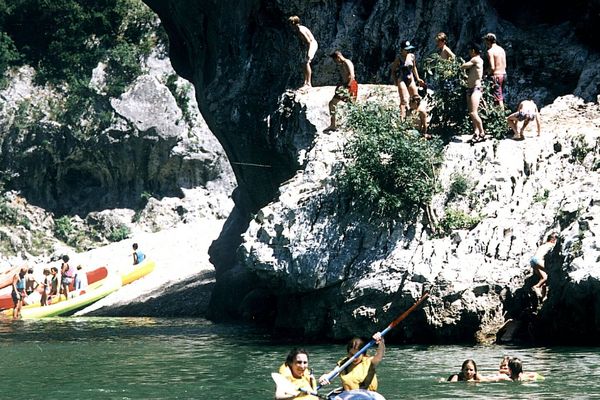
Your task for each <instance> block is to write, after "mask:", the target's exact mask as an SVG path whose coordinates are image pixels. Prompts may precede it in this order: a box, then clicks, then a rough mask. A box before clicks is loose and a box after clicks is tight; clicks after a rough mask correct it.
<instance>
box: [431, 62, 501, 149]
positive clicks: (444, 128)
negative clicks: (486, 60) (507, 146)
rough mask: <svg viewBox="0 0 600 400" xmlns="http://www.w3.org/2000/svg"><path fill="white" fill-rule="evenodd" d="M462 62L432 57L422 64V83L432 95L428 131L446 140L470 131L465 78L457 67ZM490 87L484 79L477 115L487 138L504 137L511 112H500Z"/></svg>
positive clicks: (471, 129) (489, 83)
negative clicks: (423, 74)
mask: <svg viewBox="0 0 600 400" xmlns="http://www.w3.org/2000/svg"><path fill="white" fill-rule="evenodd" d="M463 63H464V60H462V59H460V58H457V59H454V60H444V59H442V58H440V56H439V55H438V54H434V55H432V56H430V57H429V58H427V59H425V61H424V71H425V77H426V78H425V80H426V81H427V82H428V83H429V85H430V88H431V89H433V91H434V94H433V96H431V99H430V105H431V109H432V110H431V122H430V126H429V131H430V133H432V134H435V135H438V136H440V137H442V138H444V139H445V140H449V139H450V138H451V137H452V136H454V135H457V134H461V133H468V132H472V131H473V128H472V124H471V119H470V118H469V116H468V112H467V102H466V97H465V93H466V90H467V77H466V74H465V72H464V70H463V69H461V68H460V66H461V65H462V64H463ZM492 93H493V84H492V82H491V81H490V80H488V79H484V80H483V97H482V99H481V103H480V105H479V110H478V112H479V116H480V117H481V119H482V121H483V128H484V130H485V132H486V133H487V134H488V135H491V136H493V137H495V138H497V139H502V138H504V135H505V134H506V132H507V131H508V125H507V122H506V117H507V116H508V115H509V114H510V110H508V109H505V110H503V109H501V108H500V107H498V106H497V105H496V104H495V103H494V96H493V94H492Z"/></svg>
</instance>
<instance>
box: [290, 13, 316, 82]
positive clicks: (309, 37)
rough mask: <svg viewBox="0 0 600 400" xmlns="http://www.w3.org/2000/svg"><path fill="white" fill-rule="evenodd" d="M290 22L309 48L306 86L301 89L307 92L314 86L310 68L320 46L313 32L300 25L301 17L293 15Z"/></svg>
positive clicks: (305, 76) (306, 64)
mask: <svg viewBox="0 0 600 400" xmlns="http://www.w3.org/2000/svg"><path fill="white" fill-rule="evenodd" d="M288 21H289V22H290V24H291V25H292V28H293V29H294V30H295V31H296V33H297V34H298V36H299V37H300V40H301V41H302V43H304V44H305V45H306V46H307V47H308V52H307V56H306V58H305V59H304V85H303V86H302V88H301V89H302V90H306V89H308V88H310V87H311V86H312V83H311V80H312V69H311V68H310V63H311V61H312V59H313V58H314V57H315V54H316V52H317V49H318V48H319V45H318V43H317V41H316V40H315V37H314V36H313V34H312V32H311V31H310V30H309V29H308V28H307V27H305V26H304V25H300V17H298V16H297V15H293V16H291V17H289V18H288Z"/></svg>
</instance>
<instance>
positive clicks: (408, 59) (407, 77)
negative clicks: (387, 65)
mask: <svg viewBox="0 0 600 400" xmlns="http://www.w3.org/2000/svg"><path fill="white" fill-rule="evenodd" d="M400 49H401V50H400V55H399V56H398V57H397V58H396V59H395V60H394V62H393V63H392V65H391V72H392V79H393V80H394V83H395V84H396V86H397V87H398V94H399V95H400V118H401V119H402V120H404V119H405V118H406V109H407V107H408V103H409V99H410V98H411V97H412V96H415V95H418V94H419V89H418V88H417V84H419V85H420V86H422V85H424V84H425V81H423V79H421V78H420V77H419V71H418V70H417V59H416V57H415V54H414V53H412V50H414V49H415V47H414V46H413V45H411V44H410V42H409V41H408V40H405V41H403V42H402V43H401V44H400Z"/></svg>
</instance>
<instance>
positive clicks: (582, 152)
mask: <svg viewBox="0 0 600 400" xmlns="http://www.w3.org/2000/svg"><path fill="white" fill-rule="evenodd" d="M571 143H572V145H573V150H571V160H573V161H574V162H577V163H579V164H583V160H585V157H586V156H587V155H588V154H589V153H590V152H591V151H592V149H591V148H590V147H588V144H587V141H586V139H585V135H584V134H580V135H577V136H576V137H574V138H573V140H572V141H571Z"/></svg>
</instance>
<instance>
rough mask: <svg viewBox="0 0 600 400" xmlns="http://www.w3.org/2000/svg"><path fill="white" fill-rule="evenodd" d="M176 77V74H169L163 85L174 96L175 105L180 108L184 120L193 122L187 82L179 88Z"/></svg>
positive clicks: (189, 122)
mask: <svg viewBox="0 0 600 400" xmlns="http://www.w3.org/2000/svg"><path fill="white" fill-rule="evenodd" d="M177 79H178V76H177V75H169V76H168V77H167V81H166V82H165V85H166V86H167V88H168V89H169V91H170V92H171V94H172V95H173V97H175V102H177V106H178V107H179V109H180V110H181V113H182V115H183V119H184V121H186V122H187V123H188V124H191V123H192V122H193V118H192V114H191V110H190V99H189V96H188V93H189V90H190V89H189V84H188V85H186V86H184V87H182V88H180V87H178V86H177Z"/></svg>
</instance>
